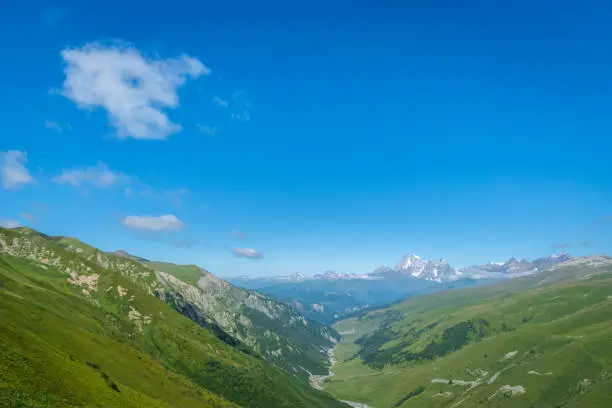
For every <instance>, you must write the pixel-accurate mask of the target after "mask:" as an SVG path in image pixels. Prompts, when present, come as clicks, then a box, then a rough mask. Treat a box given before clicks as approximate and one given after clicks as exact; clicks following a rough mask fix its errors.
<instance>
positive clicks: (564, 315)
mask: <svg viewBox="0 0 612 408" xmlns="http://www.w3.org/2000/svg"><path fill="white" fill-rule="evenodd" d="M533 263H535V262H531V264H533ZM504 264H506V265H505V266H506V267H504ZM504 264H488V265H487V266H485V269H489V270H493V271H494V272H495V273H505V271H506V270H507V268H509V267H512V268H518V270H519V271H520V270H525V271H530V270H531V269H530V268H531V267H532V265H531V264H529V263H527V262H521V261H516V260H515V261H512V262H507V263H506V262H505V263H504ZM521 265H522V266H521ZM546 265H549V264H546ZM515 273H520V272H518V271H517V272H515ZM611 314H612V258H611V257H608V256H603V255H594V256H586V257H577V258H573V259H569V260H567V261H565V262H558V263H556V264H555V265H553V266H550V267H549V269H547V270H545V271H542V272H540V273H537V274H530V275H528V276H522V277H518V278H517V279H512V280H504V281H498V283H497V284H493V285H487V286H480V287H475V288H467V289H463V290H456V291H445V292H439V293H436V294H431V295H427V296H418V297H411V298H409V299H406V300H403V301H401V302H397V303H396V304H394V305H391V306H389V307H383V308H379V309H377V310H372V311H369V312H364V313H361V314H360V315H358V316H354V317H351V318H348V319H345V320H342V321H340V322H337V323H336V324H335V325H334V327H335V328H336V329H337V330H338V331H339V332H340V333H342V335H343V338H342V341H341V342H339V343H338V346H337V347H336V348H335V350H334V351H335V354H334V356H335V359H336V360H337V364H336V365H335V366H334V368H333V372H334V375H333V376H330V377H329V378H328V379H327V380H326V381H325V385H326V386H325V387H324V389H325V390H327V391H329V392H331V393H332V394H333V395H336V396H337V397H339V398H348V397H349V396H350V398H351V399H352V400H353V401H355V400H356V401H360V402H361V403H363V404H367V405H368V406H371V407H381V408H383V407H385V408H399V407H401V408H411V407H415V408H460V407H500V408H519V407H564V408H590V407H607V406H612V394H611V393H610V391H609V390H610V386H612V375H611V374H610V369H609V367H610V364H611V363H612V351H611V350H612V349H611V348H610V344H611V339H612V325H610V315H611Z"/></svg>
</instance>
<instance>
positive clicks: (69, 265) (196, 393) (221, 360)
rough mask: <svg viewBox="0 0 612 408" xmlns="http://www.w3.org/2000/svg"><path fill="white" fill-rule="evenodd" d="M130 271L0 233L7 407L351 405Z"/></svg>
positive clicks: (1, 391)
mask: <svg viewBox="0 0 612 408" xmlns="http://www.w3.org/2000/svg"><path fill="white" fill-rule="evenodd" d="M129 272H130V273H131V274H130V273H128V274H127V275H123V274H121V273H118V272H115V271H113V270H111V269H106V268H103V267H101V266H100V265H98V264H97V263H95V262H91V261H88V260H86V259H85V258H82V257H80V255H79V254H78V253H76V252H74V251H69V250H67V249H66V248H65V247H64V246H62V245H60V243H58V242H56V241H55V240H51V239H49V238H48V237H45V236H42V235H37V234H34V233H32V232H31V231H15V230H6V229H0V316H2V318H1V319H0V406H3V407H4V406H7V407H45V408H46V407H54V408H55V407H75V406H103V407H231V406H243V407H305V408H306V407H336V406H343V405H342V404H340V403H339V402H337V401H335V400H334V399H333V398H331V397H330V396H329V395H326V394H325V393H321V392H318V391H315V390H312V389H311V388H309V387H308V385H306V384H304V383H303V382H301V381H298V380H297V379H294V378H292V377H290V376H288V375H286V374H285V373H284V372H283V371H282V370H280V369H278V368H276V367H274V366H272V365H270V364H269V363H267V362H266V361H264V360H263V359H261V358H257V357H254V356H251V355H248V354H245V353H243V352H241V351H239V350H237V349H235V348H233V347H231V346H229V345H228V344H226V343H225V342H223V341H221V340H220V339H218V338H217V337H216V336H215V335H214V334H213V333H211V332H210V331H209V330H207V329H205V328H203V327H201V326H199V325H197V324H196V323H194V322H193V321H191V320H189V319H188V318H186V317H184V316H182V315H181V314H179V313H177V312H176V311H175V310H173V309H172V308H171V307H169V306H168V305H166V304H165V303H163V302H162V301H160V300H159V299H158V298H156V297H155V296H152V295H151V293H149V291H148V289H149V288H150V287H149V285H151V284H154V282H153V280H152V276H150V275H139V273H140V272H138V271H129ZM139 279H140V280H139Z"/></svg>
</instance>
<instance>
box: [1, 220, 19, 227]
mask: <svg viewBox="0 0 612 408" xmlns="http://www.w3.org/2000/svg"><path fill="white" fill-rule="evenodd" d="M0 227H3V228H17V227H21V224H20V223H18V222H17V221H15V220H9V219H6V220H0Z"/></svg>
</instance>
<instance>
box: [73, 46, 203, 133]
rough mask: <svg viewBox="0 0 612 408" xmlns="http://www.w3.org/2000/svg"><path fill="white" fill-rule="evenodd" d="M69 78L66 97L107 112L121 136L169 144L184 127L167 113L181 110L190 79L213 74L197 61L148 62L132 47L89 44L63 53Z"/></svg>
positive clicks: (81, 104) (156, 60) (158, 60)
mask: <svg viewBox="0 0 612 408" xmlns="http://www.w3.org/2000/svg"><path fill="white" fill-rule="evenodd" d="M61 55H62V58H63V59H64V62H65V63H66V68H65V69H64V73H65V74H66V79H65V81H64V84H63V89H62V90H61V94H62V95H63V96H65V97H67V98H68V99H70V100H72V101H74V102H75V103H76V104H77V106H78V107H79V108H80V109H88V110H90V109H94V108H103V109H104V110H105V111H106V113H107V115H108V117H109V119H110V122H111V124H112V126H114V127H115V129H116V130H117V135H118V137H119V138H134V139H140V140H147V139H148V140H152V139H157V140H165V139H166V138H168V136H169V135H171V134H173V133H177V132H179V131H180V129H181V126H180V125H179V124H177V123H173V122H171V121H170V119H169V118H168V116H167V114H166V112H165V111H164V109H171V108H176V107H178V106H179V97H178V93H177V90H178V88H179V87H181V86H182V85H183V84H184V83H185V82H186V81H187V79H188V78H194V79H195V78H198V77H200V76H201V75H208V74H209V73H210V70H209V69H208V68H207V67H206V66H204V64H202V62H200V60H198V59H197V58H192V57H190V56H188V55H181V56H179V57H177V58H173V59H153V58H147V57H145V56H143V55H142V54H141V52H140V51H139V50H138V49H136V48H134V47H131V46H128V45H125V44H119V45H115V46H103V45H101V44H98V43H91V44H87V45H85V46H83V47H81V48H71V49H65V50H64V51H62V53H61Z"/></svg>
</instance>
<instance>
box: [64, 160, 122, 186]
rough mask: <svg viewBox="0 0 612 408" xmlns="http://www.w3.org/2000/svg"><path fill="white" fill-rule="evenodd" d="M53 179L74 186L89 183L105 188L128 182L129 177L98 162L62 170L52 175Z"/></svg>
mask: <svg viewBox="0 0 612 408" xmlns="http://www.w3.org/2000/svg"><path fill="white" fill-rule="evenodd" d="M53 181H54V182H56V183H60V184H72V185H73V186H75V187H81V186H82V185H84V184H91V185H93V186H94V187H98V188H106V187H111V186H113V185H116V184H123V183H128V182H129V181H130V177H129V176H127V175H125V174H123V173H119V172H115V171H112V170H111V169H109V168H108V166H107V165H106V164H104V163H102V162H98V164H96V165H95V166H92V167H86V168H81V169H72V170H64V171H63V172H62V173H61V174H60V175H58V176H55V177H53Z"/></svg>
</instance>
